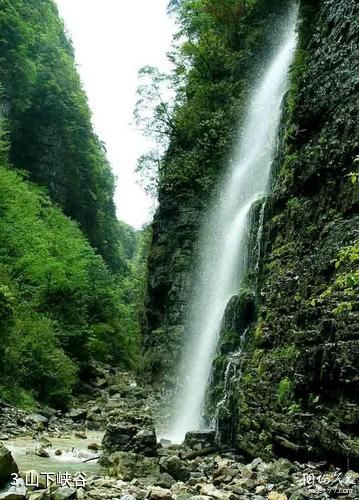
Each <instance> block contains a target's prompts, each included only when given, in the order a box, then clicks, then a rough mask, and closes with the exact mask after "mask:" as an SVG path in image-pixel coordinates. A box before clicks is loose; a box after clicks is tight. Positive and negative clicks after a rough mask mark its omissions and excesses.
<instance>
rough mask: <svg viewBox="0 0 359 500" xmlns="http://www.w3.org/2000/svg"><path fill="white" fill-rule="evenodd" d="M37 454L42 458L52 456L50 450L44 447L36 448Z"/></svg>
mask: <svg viewBox="0 0 359 500" xmlns="http://www.w3.org/2000/svg"><path fill="white" fill-rule="evenodd" d="M35 455H37V456H38V457H41V458H49V457H50V453H49V452H48V451H46V450H45V449H44V448H40V449H38V450H36V451H35Z"/></svg>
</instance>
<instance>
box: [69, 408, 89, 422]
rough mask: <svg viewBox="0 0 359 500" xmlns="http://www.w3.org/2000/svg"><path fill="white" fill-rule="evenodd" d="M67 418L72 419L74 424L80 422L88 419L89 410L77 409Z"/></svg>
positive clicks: (70, 412) (71, 411)
mask: <svg viewBox="0 0 359 500" xmlns="http://www.w3.org/2000/svg"><path fill="white" fill-rule="evenodd" d="M66 417H68V418H70V419H71V420H72V421H73V422H80V421H81V420H85V419H86V417H87V410H84V409H80V408H76V409H73V410H70V411H69V412H68V413H66Z"/></svg>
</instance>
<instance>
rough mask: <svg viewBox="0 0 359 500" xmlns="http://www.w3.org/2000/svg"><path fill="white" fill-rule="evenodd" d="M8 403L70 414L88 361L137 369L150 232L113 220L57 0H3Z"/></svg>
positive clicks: (1, 280)
mask: <svg viewBox="0 0 359 500" xmlns="http://www.w3.org/2000/svg"><path fill="white" fill-rule="evenodd" d="M0 62H1V64H0V66H1V70H0V89H1V95H0V100H1V109H0V113H1V117H0V118H1V123H0V399H5V400H7V401H10V402H15V403H18V404H20V405H31V404H32V403H33V401H34V400H40V401H43V402H47V403H49V404H51V405H54V406H58V407H65V406H66V405H67V404H68V403H69V400H70V398H71V396H72V394H73V392H74V391H78V390H80V389H81V379H82V378H83V376H85V375H86V376H87V375H88V374H89V370H88V367H89V364H90V362H91V361H92V360H99V361H105V362H108V361H111V363H113V364H115V365H118V366H122V367H126V368H129V367H133V366H134V365H135V364H136V362H137V357H138V349H139V343H140V340H139V335H140V333H139V328H140V326H139V317H138V314H139V313H138V311H139V310H140V308H139V305H138V302H139V300H140V299H141V297H142V289H143V281H144V275H145V252H146V241H147V239H148V236H147V234H148V232H145V233H141V232H135V231H134V230H133V229H132V228H130V227H129V226H127V225H125V224H124V223H121V222H119V221H117V219H116V216H115V208H114V203H113V191H114V179H113V175H112V173H111V170H110V167H109V164H108V162H107V160H106V155H105V149H104V146H103V145H102V144H101V142H100V140H99V139H98V138H97V137H96V135H95V134H94V132H93V129H92V125H91V116H90V111H89V108H88V105H87V101H86V96H85V94H84V92H83V90H82V88H81V84H80V79H79V76H78V74H77V71H76V68H75V62H74V56H73V50H72V47H71V43H70V42H69V40H68V39H67V37H66V35H65V33H64V27H63V24H62V22H61V21H60V19H59V17H58V13H57V9H56V6H55V4H54V2H53V1H52V0H40V1H38V0H36V1H35V0H30V1H28V0H26V1H24V0H15V1H9V0H0Z"/></svg>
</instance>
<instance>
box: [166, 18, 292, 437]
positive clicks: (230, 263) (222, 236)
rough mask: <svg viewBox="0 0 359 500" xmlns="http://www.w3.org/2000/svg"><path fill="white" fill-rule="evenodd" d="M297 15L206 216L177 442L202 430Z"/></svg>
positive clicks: (269, 151) (264, 183)
mask: <svg viewBox="0 0 359 500" xmlns="http://www.w3.org/2000/svg"><path fill="white" fill-rule="evenodd" d="M296 18H297V11H295V12H292V14H291V15H290V17H289V19H288V22H287V25H286V26H285V30H284V32H283V34H282V36H283V39H282V41H281V43H280V47H279V49H278V51H277V53H276V55H275V57H274V58H273V61H271V64H270V65H269V67H268V69H267V71H266V72H265V73H264V75H263V77H262V78H261V80H260V81H259V83H258V85H257V87H256V88H255V89H254V90H253V94H252V98H251V101H250V103H249V107H248V112H247V118H246V120H245V123H244V126H243V127H242V133H241V135H240V138H239V144H238V149H237V154H236V157H235V161H233V162H232V164H231V166H230V168H229V172H228V174H227V177H226V179H225V182H224V183H223V185H222V188H221V189H220V192H219V197H218V199H217V201H216V203H215V204H214V206H213V208H212V210H211V211H210V213H209V214H208V217H207V220H208V222H207V224H206V225H205V227H204V228H203V234H202V237H201V240H200V248H201V249H202V250H201V254H200V256H199V269H198V275H197V279H196V285H195V289H194V290H193V294H192V298H191V299H192V300H191V307H190V310H189V313H188V318H187V322H186V325H187V335H188V339H189V340H188V346H187V349H186V352H185V353H184V356H183V362H182V366H181V370H180V374H179V379H180V387H181V389H180V391H179V393H178V394H177V397H176V404H175V418H174V419H173V421H172V424H171V431H170V432H169V433H168V437H169V438H170V439H171V440H172V441H174V442H181V441H182V440H183V438H184V436H185V434H186V432H187V431H189V430H199V429H200V428H201V425H202V419H201V416H202V415H201V414H202V407H203V402H204V397H205V393H206V387H207V383H208V379H209V375H210V371H211V366H212V363H213V360H214V357H215V352H216V348H217V343H218V335H219V332H220V328H221V323H222V319H223V314H224V311H225V308H226V305H227V303H228V301H229V299H230V298H231V297H232V296H233V294H235V293H236V291H238V288H239V286H240V284H241V281H242V280H243V278H244V276H245V273H246V269H247V266H246V246H247V243H248V237H249V217H248V216H249V213H250V210H251V207H252V205H253V203H255V202H256V201H257V200H258V199H259V198H261V197H262V196H263V195H264V194H265V193H266V192H267V189H268V185H269V177H270V170H271V165H272V162H273V159H274V157H275V150H276V139H277V134H278V128H279V122H280V116H281V105H282V100H283V97H284V94H285V92H286V90H287V87H288V72H289V66H290V64H291V62H292V59H293V56H294V51H295V46H296V32H295V25H296Z"/></svg>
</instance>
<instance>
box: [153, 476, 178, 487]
mask: <svg viewBox="0 0 359 500" xmlns="http://www.w3.org/2000/svg"><path fill="white" fill-rule="evenodd" d="M174 483H175V480H174V479H173V477H172V476H170V475H169V474H168V473H167V472H163V473H162V474H160V475H159V476H158V478H157V479H156V480H155V481H154V486H160V487H161V488H166V489H168V490H170V489H171V488H172V486H173V485H174Z"/></svg>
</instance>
